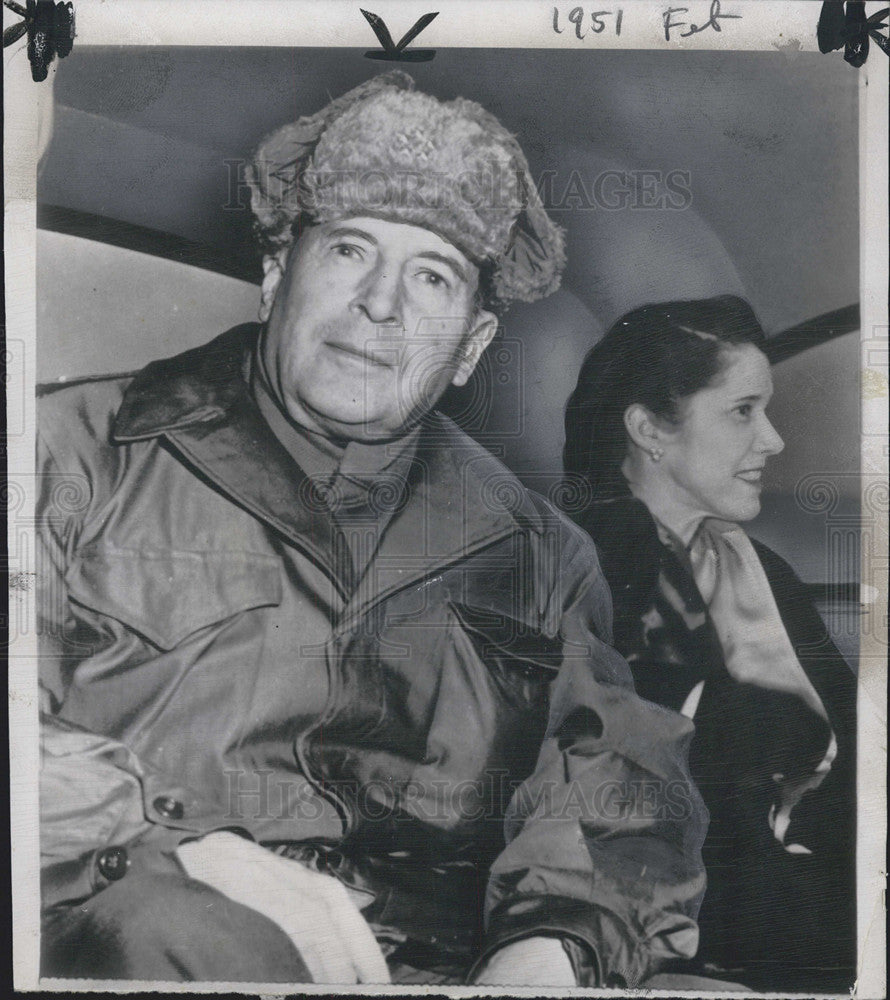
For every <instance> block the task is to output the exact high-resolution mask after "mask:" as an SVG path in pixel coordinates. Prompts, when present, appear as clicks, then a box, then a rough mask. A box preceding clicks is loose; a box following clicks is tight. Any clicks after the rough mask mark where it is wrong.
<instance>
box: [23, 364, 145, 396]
mask: <svg viewBox="0 0 890 1000" xmlns="http://www.w3.org/2000/svg"><path fill="white" fill-rule="evenodd" d="M139 371H140V370H139V369H135V370H134V371H130V372H114V373H111V374H107V375H78V376H77V377H76V378H67V377H66V376H64V375H62V376H60V377H59V378H57V379H56V380H55V381H54V382H38V383H37V388H36V390H35V395H36V396H37V398H38V399H46V398H47V397H48V396H54V395H56V394H57V393H64V391H65V390H66V389H79V390H82V389H84V387H86V386H91V385H96V386H102V385H106V384H108V383H116V382H129V381H130V380H131V379H134V378H135V377H136V376H137V375H138V374H139Z"/></svg>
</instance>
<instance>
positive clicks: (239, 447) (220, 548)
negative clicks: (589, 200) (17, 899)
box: [39, 73, 705, 986]
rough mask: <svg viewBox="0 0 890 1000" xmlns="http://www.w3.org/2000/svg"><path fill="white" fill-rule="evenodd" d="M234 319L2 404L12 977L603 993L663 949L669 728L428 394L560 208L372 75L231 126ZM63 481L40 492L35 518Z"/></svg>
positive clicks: (686, 880)
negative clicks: (30, 703)
mask: <svg viewBox="0 0 890 1000" xmlns="http://www.w3.org/2000/svg"><path fill="white" fill-rule="evenodd" d="M252 185H253V209H254V213H255V216H256V219H257V223H258V230H259V233H260V236H261V238H262V240H263V243H264V249H265V252H266V256H265V278H264V281H263V289H262V310H261V319H262V324H261V325H260V326H253V325H250V326H247V327H239V328H236V329H234V330H230V331H228V332H227V333H224V334H223V335H222V336H220V337H219V338H217V339H216V340H214V341H213V342H212V343H210V344H208V345H206V346H205V347H201V348H198V349H197V350H192V351H189V352H187V353H185V354H182V355H180V356H179V357H176V358H173V359H170V360H166V361H159V362H155V363H154V364H151V365H149V366H148V367H147V368H146V369H145V370H144V371H142V372H141V373H139V374H138V375H136V377H135V378H133V377H127V378H119V377H109V378H105V379H98V380H92V381H90V382H87V383H84V384H80V385H76V386H69V387H63V388H59V389H55V390H54V391H52V392H49V393H47V394H46V395H45V396H44V398H43V400H42V402H41V408H42V414H41V428H42V429H41V437H40V444H39V453H40V454H39V458H40V463H41V471H42V472H44V473H46V475H44V476H43V477H42V480H41V481H42V482H44V483H47V484H52V483H54V482H55V483H58V481H59V480H58V475H59V474H67V475H71V474H74V475H76V476H78V477H79V479H78V481H79V482H83V483H85V484H86V487H87V488H86V490H85V497H86V499H85V502H84V503H83V504H81V505H71V504H68V505H62V506H60V505H59V497H58V495H57V494H52V493H51V492H48V493H47V496H46V497H44V499H43V501H42V505H41V519H40V524H39V535H40V540H41V544H42V546H43V549H42V551H43V554H44V560H45V562H44V564H43V565H45V566H46V567H47V569H46V572H45V573H42V574H41V583H42V585H43V587H44V600H43V605H42V616H43V617H42V634H43V636H44V648H43V655H42V658H41V676H42V695H43V709H44V720H45V721H44V743H43V749H44V754H43V762H44V763H43V773H42V781H41V798H42V823H43V826H42V837H41V852H42V861H43V874H42V890H43V905H44V909H43V913H44V917H43V933H42V955H43V957H42V962H43V966H42V971H43V974H44V975H48V976H65V977H76V976H80V977H90V978H113V979H122V980H137V979H139V980H152V981H171V980H199V981H240V982H245V981H249V982H264V983H273V982H274V983H281V982H290V983H298V982H307V981H315V982H328V983H355V982H363V983H375V982H378V983H379V982H387V981H393V982H417V983H422V982H425V983H460V982H467V981H470V982H478V983H498V984H512V985H549V986H568V985H574V984H576V983H580V984H582V985H598V986H620V985H624V984H630V985H636V984H638V983H640V982H642V981H644V980H645V979H646V978H647V977H649V976H650V975H652V973H653V972H655V971H656V970H657V969H658V968H659V966H660V965H661V964H662V963H663V962H665V961H667V960H670V959H676V958H683V957H689V956H690V955H692V954H693V953H694V951H695V948H696V941H697V929H696V923H695V918H696V914H697V910H698V905H699V901H700V897H701V893H702V891H703V888H704V876H703V871H702V867H701V859H700V853H699V848H700V846H701V841H702V839H703V835H704V825H705V820H704V816H703V811H702V808H701V805H700V799H699V797H698V795H697V793H696V792H695V790H694V789H693V787H692V786H691V784H690V781H689V776H688V772H687V769H686V762H685V758H686V750H687V744H688V741H689V739H690V737H691V734H692V725H691V723H690V722H689V721H688V720H686V719H684V718H683V717H681V716H678V715H675V714H673V713H670V712H668V711H666V710H663V709H661V708H658V707H656V706H654V705H651V704H649V703H646V702H643V701H641V700H640V699H638V698H637V697H636V695H635V694H634V691H633V687H632V684H631V680H630V675H629V672H628V669H627V666H626V664H625V663H624V662H623V661H622V659H621V658H620V657H619V656H618V655H617V654H616V653H615V652H614V650H613V649H612V648H611V647H610V646H609V645H608V642H609V634H610V598H609V593H608V590H607V588H606V585H605V583H604V581H603V578H602V576H601V574H600V571H599V568H598V564H597V559H596V554H595V551H594V549H593V546H592V545H591V543H590V542H589V540H588V539H587V537H586V536H585V535H583V534H582V533H581V532H579V531H578V530H577V529H576V528H574V527H573V526H572V525H571V524H570V523H569V522H568V521H567V520H565V519H564V518H563V517H562V516H561V515H560V514H559V513H558V512H557V511H555V510H554V509H553V508H552V507H551V506H550V505H549V504H548V503H547V502H546V501H544V500H543V499H542V498H540V497H538V496H536V495H535V494H533V493H531V492H529V491H527V490H525V489H524V488H523V487H522V486H521V485H520V484H519V482H518V481H517V480H516V479H515V477H514V476H512V474H511V473H509V472H508V471H507V470H506V469H505V468H504V467H503V466H502V465H501V464H500V463H499V462H497V461H496V460H495V459H494V458H492V456H491V455H489V454H488V453H487V452H485V451H484V450H483V449H481V448H480V447H479V445H477V444H476V443H475V442H474V441H472V440H471V439H470V438H469V437H467V436H466V435H465V434H464V433H462V432H461V431H460V430H459V429H458V428H457V427H456V426H455V425H454V424H453V423H451V422H450V421H449V420H447V419H446V418H445V417H444V416H442V415H441V414H439V413H437V412H436V411H435V409H434V407H435V405H436V403H437V401H438V400H439V398H440V396H441V395H442V393H443V392H444V391H445V389H446V388H447V387H448V386H449V385H450V384H457V385H460V384H463V383H464V382H466V380H467V379H468V378H469V377H470V375H471V373H472V372H473V369H474V367H475V366H476V364H477V363H478V361H479V358H480V356H481V354H482V352H483V351H484V350H485V348H486V346H487V345H488V344H489V343H490V342H491V340H492V338H493V336H494V334H495V332H496V328H497V318H496V315H495V313H494V311H493V309H495V308H498V307H500V306H502V305H504V304H507V303H509V302H510V301H512V300H514V299H523V300H527V301H530V300H533V299H536V298H539V297H541V296H544V295H546V294H548V293H549V292H551V291H552V290H554V289H555V288H556V287H557V284H558V280H559V273H560V270H561V268H562V265H563V240H562V235H561V233H560V231H559V230H558V229H557V227H556V226H554V225H553V223H552V222H551V221H550V220H549V218H548V217H547V215H546V214H545V212H544V210H543V208H542V206H541V204H540V201H539V199H538V196H537V193H536V191H535V187H534V184H533V183H532V179H531V177H530V176H529V172H528V166H527V163H526V161H525V158H524V157H523V154H522V152H521V150H520V149H519V146H518V145H517V143H516V141H515V140H514V138H513V137H512V136H511V135H509V133H507V132H506V131H505V130H504V129H503V127H502V126H501V125H500V124H499V123H498V122H497V121H496V120H495V119H494V118H493V117H492V116H491V115H489V114H488V113H487V112H485V111H484V110H483V109H482V108H481V107H479V106H478V105H476V104H474V103H472V102H469V101H465V100H456V101H452V102H450V103H442V102H440V101H438V100H436V99H435V98H433V97H430V96H428V95H425V94H421V93H417V92H415V91H414V90H413V85H412V83H411V80H410V78H408V77H406V76H404V74H401V73H393V74H387V75H385V76H383V77H378V78H376V79H373V80H371V81H369V82H368V83H366V84H363V85H362V86H360V87H358V88H356V89H355V90H353V91H351V92H350V93H348V94H346V95H345V96H343V97H341V98H339V99H338V100H335V101H334V102H333V103H332V104H330V105H329V106H328V107H327V108H325V109H324V110H323V111H321V112H320V113H319V114H317V115H315V116H313V117H311V118H303V119H300V121H298V122H297V123H295V124H294V125H290V126H287V127H285V128H283V129H281V130H280V131H278V132H276V133H275V134H273V135H272V136H270V137H268V138H267V139H266V140H265V141H264V143H263V144H262V146H261V147H260V150H259V152H258V154H257V156H256V159H255V161H254V164H253V171H252ZM75 508H76V509H75Z"/></svg>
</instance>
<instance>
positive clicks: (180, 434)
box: [112, 324, 352, 596]
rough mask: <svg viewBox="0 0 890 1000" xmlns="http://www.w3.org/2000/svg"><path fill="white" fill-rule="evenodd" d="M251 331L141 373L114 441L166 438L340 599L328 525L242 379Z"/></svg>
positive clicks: (343, 578) (345, 586)
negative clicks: (323, 575) (317, 568)
mask: <svg viewBox="0 0 890 1000" xmlns="http://www.w3.org/2000/svg"><path fill="white" fill-rule="evenodd" d="M257 332H258V328H257V327H256V326H255V325H254V324H248V325H245V326H242V327H236V328H235V329H234V330H230V331H228V332H227V333H224V334H222V336H220V337H217V338H216V340H214V341H212V342H211V343H210V344H207V345H206V346H204V347H200V348H197V349H196V350H194V351H188V352H186V353H185V354H181V355H179V356H178V357H175V358H170V359H167V360H164V361H159V362H155V363H153V364H151V365H149V366H148V367H147V368H145V369H143V371H142V372H140V374H139V375H138V376H137V377H136V378H135V379H134V381H133V382H132V383H131V385H130V387H129V388H128V390H127V393H126V395H125V397H124V401H123V404H122V406H121V408H120V410H119V411H118V415H117V418H116V421H115V424H114V428H113V432H112V433H113V437H114V440H115V441H118V442H120V443H127V442H130V441H138V440H145V439H148V438H152V437H164V438H166V439H167V441H169V443H170V444H171V445H172V446H173V447H174V448H175V449H176V451H177V452H179V453H180V454H181V455H182V456H183V457H184V458H185V459H186V461H187V462H188V463H189V464H190V465H191V466H192V467H194V468H195V469H196V470H197V471H198V472H199V473H200V474H201V475H202V476H203V477H204V478H206V479H207V480H209V481H210V482H211V483H212V484H213V485H214V486H215V487H217V488H218V489H220V490H222V491H223V492H224V493H225V494H226V495H227V496H229V497H230V498H231V499H232V500H233V501H234V502H235V503H237V504H238V505H239V506H241V507H243V508H245V509H246V510H247V511H249V512H250V513H251V514H253V515H254V516H256V517H259V518H261V519H262V520H263V521H265V522H266V523H267V524H268V525H270V526H271V527H272V528H274V529H275V530H276V531H278V532H280V533H281V534H282V535H284V536H285V537H286V538H287V539H288V541H290V542H291V543H292V544H294V545H295V546H297V547H298V548H300V549H301V550H303V551H304V552H306V553H307V554H308V555H309V556H310V557H311V558H313V559H314V560H316V561H317V562H318V563H319V564H320V565H321V566H322V567H323V568H324V569H325V570H326V572H327V573H328V574H329V575H330V576H331V578H332V579H333V580H334V582H335V583H336V584H337V586H338V587H339V589H340V591H341V593H342V594H343V595H344V596H345V595H346V594H348V593H349V592H350V590H351V589H352V588H351V586H350V583H351V581H350V580H349V579H348V570H347V568H346V567H345V566H344V565H343V562H342V560H339V559H337V557H336V551H335V525H334V522H333V520H332V518H331V516H330V514H329V513H328V512H327V510H326V508H325V507H324V505H323V504H322V503H320V502H318V501H317V498H315V497H314V495H313V491H312V486H311V482H310V480H309V477H308V476H306V474H305V473H304V472H303V470H302V469H300V467H299V466H298V465H297V464H296V462H294V460H293V459H292V458H291V457H290V455H289V454H288V453H287V451H286V450H285V448H284V447H283V446H282V445H281V444H280V443H279V441H278V439H277V438H276V437H275V435H274V434H273V433H272V431H271V430H270V429H269V427H268V425H267V424H266V422H265V421H264V420H263V418H262V415H261V414H260V412H259V409H258V408H257V406H256V404H255V403H254V401H253V399H252V398H251V396H250V393H249V391H248V389H247V385H246V383H245V380H244V377H243V364H244V359H245V357H246V354H245V351H246V350H249V349H250V348H251V346H252V344H253V341H254V339H255V337H256V334H257Z"/></svg>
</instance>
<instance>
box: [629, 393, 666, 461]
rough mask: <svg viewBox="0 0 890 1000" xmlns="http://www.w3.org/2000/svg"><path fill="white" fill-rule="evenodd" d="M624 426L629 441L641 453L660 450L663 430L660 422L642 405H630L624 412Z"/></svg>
mask: <svg viewBox="0 0 890 1000" xmlns="http://www.w3.org/2000/svg"><path fill="white" fill-rule="evenodd" d="M624 426H625V428H626V430H627V433H628V436H629V437H630V439H631V441H632V442H633V443H634V444H635V445H636V446H637V447H638V448H642V449H643V451H646V452H649V453H651V452H652V449H653V448H654V449H656V450H661V449H662V446H663V445H664V438H665V434H664V430H663V428H662V427H661V426H660V421H659V420H658V418H657V417H655V416H654V415H653V414H652V413H651V412H650V411H649V410H647V409H646V407H645V406H643V404H642V403H632V404H631V405H630V406H628V408H627V409H626V410H625V411H624Z"/></svg>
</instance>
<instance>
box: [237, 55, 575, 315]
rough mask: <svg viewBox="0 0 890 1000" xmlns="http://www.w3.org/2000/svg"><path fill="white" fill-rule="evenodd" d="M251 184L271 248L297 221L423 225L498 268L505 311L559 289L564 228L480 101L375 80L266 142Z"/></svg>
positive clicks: (392, 77)
mask: <svg viewBox="0 0 890 1000" xmlns="http://www.w3.org/2000/svg"><path fill="white" fill-rule="evenodd" d="M249 179H250V182H251V186H252V207H253V211H254V215H255V217H256V224H257V229H258V230H259V232H260V236H261V238H262V240H263V242H264V244H265V246H266V248H267V249H269V250H273V251H274V250H277V249H279V248H281V247H284V246H287V245H289V244H290V243H291V242H292V240H293V238H294V236H293V232H292V226H293V222H294V220H295V219H296V218H297V216H298V215H301V214H302V215H305V216H306V217H307V218H308V219H309V220H311V221H312V222H315V223H324V222H330V221H334V220H336V219H343V218H349V217H357V216H375V217H378V218H385V219H390V220H392V221H397V222H403V223H407V224H409V225H416V226H422V227H424V228H427V229H429V230H431V231H432V232H435V233H438V234H439V235H440V236H442V237H443V238H444V239H446V240H448V241H449V242H450V243H452V244H453V245H454V246H456V247H458V248H460V249H461V250H462V251H463V252H464V253H465V254H466V255H467V256H468V257H469V258H470V259H471V260H473V261H475V262H476V263H477V264H478V265H480V266H483V265H489V266H490V267H491V269H492V287H491V292H492V296H493V297H494V299H495V300H496V301H499V302H500V303H501V304H507V303H509V302H510V301H512V300H515V299H520V300H523V301H526V302H531V301H534V300H535V299H539V298H542V297H543V296H545V295H549V294H550V293H551V292H553V291H555V290H556V289H557V288H558V287H559V279H560V274H561V272H562V269H563V267H564V266H565V240H564V235H563V232H562V230H561V229H560V228H559V227H558V226H557V225H556V224H555V223H554V222H553V221H552V220H551V219H550V218H549V216H548V215H547V213H546V211H545V210H544V206H543V204H542V203H541V199H540V196H539V194H538V191H537V188H536V187H535V184H534V181H533V179H532V176H531V173H530V171H529V166H528V162H527V160H526V158H525V155H524V154H523V152H522V149H521V148H520V146H519V143H518V142H517V141H516V139H515V137H514V136H513V135H511V134H510V133H509V132H508V131H507V130H506V129H505V128H504V127H503V125H501V123H500V122H499V121H498V120H497V119H496V118H495V117H494V116H493V115H492V114H490V113H489V112H488V111H486V110H485V109H484V108H483V107H481V105H479V104H477V103H475V102H474V101H469V100H466V99H464V98H457V99H456V100H453V101H448V102H443V101H440V100H438V99H437V98H435V97H432V96H431V95H429V94H424V93H420V92H416V91H414V85H413V81H412V80H411V78H410V77H408V76H407V75H406V74H404V73H401V72H399V71H394V72H391V73H386V74H383V75H381V76H378V77H375V78H373V79H372V80H369V81H367V83H364V84H362V85H361V86H359V87H356V88H355V89H353V90H351V91H349V93H347V94H345V95H344V96H343V97H341V98H338V99H337V100H336V101H333V102H332V103H331V104H329V105H328V106H327V107H326V108H324V109H323V110H322V111H320V112H319V113H318V114H316V115H313V116H311V117H308V118H301V119H300V120H299V121H297V122H295V123H294V124H293V125H287V126H285V127H284V128H281V129H279V130H278V131H277V132H274V133H272V135H270V136H268V137H267V138H266V139H265V140H264V141H263V143H262V144H261V146H260V148H259V150H258V152H257V154H256V157H255V160H254V163H253V166H252V169H251V172H250V175H249Z"/></svg>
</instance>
